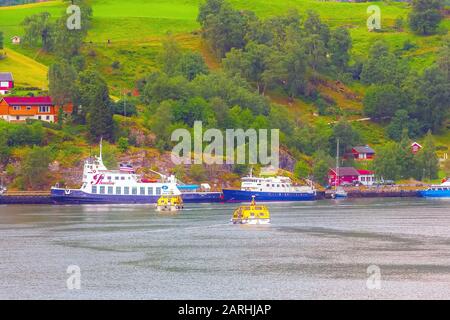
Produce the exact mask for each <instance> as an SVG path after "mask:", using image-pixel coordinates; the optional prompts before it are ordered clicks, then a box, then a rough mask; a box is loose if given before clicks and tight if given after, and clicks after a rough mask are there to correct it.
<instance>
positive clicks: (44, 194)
mask: <svg viewBox="0 0 450 320" xmlns="http://www.w3.org/2000/svg"><path fill="white" fill-rule="evenodd" d="M52 203H53V201H52V199H51V197H50V192H49V191H8V192H6V193H4V194H0V205H2V204H52Z"/></svg>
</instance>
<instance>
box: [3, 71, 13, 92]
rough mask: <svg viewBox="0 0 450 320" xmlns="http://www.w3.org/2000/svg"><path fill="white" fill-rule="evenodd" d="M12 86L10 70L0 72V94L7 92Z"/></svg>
mask: <svg viewBox="0 0 450 320" xmlns="http://www.w3.org/2000/svg"><path fill="white" fill-rule="evenodd" d="M12 88H14V79H13V77H12V74H11V72H0V94H7V93H8V92H9V91H11V89H12Z"/></svg>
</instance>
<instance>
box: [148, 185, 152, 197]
mask: <svg viewBox="0 0 450 320" xmlns="http://www.w3.org/2000/svg"><path fill="white" fill-rule="evenodd" d="M147 191H148V195H149V196H152V195H153V187H149V188H148V190H147Z"/></svg>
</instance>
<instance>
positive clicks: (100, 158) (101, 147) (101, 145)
mask: <svg viewBox="0 0 450 320" xmlns="http://www.w3.org/2000/svg"><path fill="white" fill-rule="evenodd" d="M102 154H103V137H101V138H100V156H99V160H100V161H103V160H102Z"/></svg>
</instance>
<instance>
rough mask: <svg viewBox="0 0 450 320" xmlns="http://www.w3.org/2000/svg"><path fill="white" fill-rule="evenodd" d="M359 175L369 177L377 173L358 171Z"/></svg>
mask: <svg viewBox="0 0 450 320" xmlns="http://www.w3.org/2000/svg"><path fill="white" fill-rule="evenodd" d="M358 173H359V174H360V175H364V176H367V175H372V174H374V173H375V172H373V171H370V170H358Z"/></svg>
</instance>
